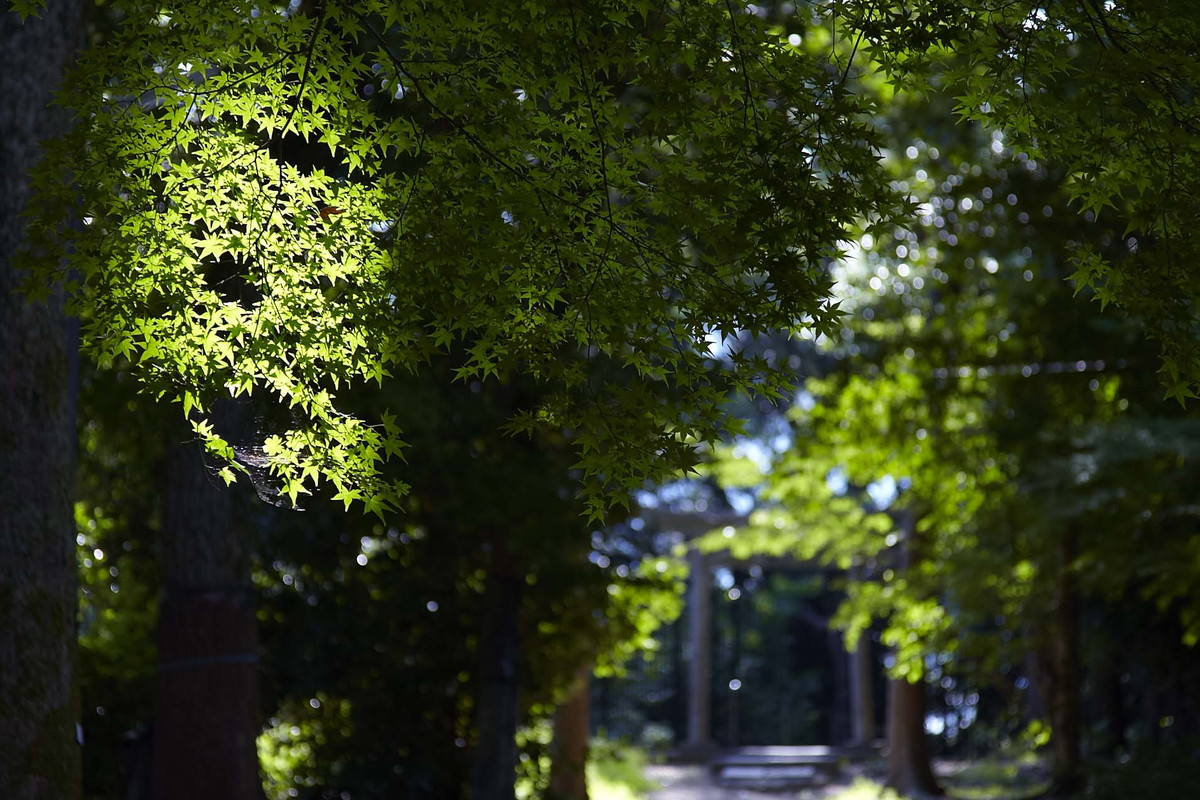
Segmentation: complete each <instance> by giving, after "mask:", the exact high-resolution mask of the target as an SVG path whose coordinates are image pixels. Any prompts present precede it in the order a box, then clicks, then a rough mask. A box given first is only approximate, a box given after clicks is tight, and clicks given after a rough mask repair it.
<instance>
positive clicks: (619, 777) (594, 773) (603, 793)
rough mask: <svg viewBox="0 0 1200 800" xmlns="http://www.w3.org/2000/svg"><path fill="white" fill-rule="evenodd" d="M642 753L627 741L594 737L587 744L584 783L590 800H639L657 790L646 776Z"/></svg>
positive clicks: (644, 756) (644, 758)
mask: <svg viewBox="0 0 1200 800" xmlns="http://www.w3.org/2000/svg"><path fill="white" fill-rule="evenodd" d="M648 764H649V759H648V758H647V756H646V753H645V751H643V750H641V749H639V748H637V747H634V746H632V745H630V744H628V743H626V742H622V741H620V740H614V739H602V738H594V739H592V740H591V742H590V743H589V745H588V763H587V781H588V796H589V797H590V798H591V800H642V798H645V797H646V796H647V795H648V794H649V793H650V792H652V791H654V790H655V789H657V788H659V787H658V785H657V784H656V783H655V782H654V781H652V780H650V779H649V778H647V777H646V766H647V765H648Z"/></svg>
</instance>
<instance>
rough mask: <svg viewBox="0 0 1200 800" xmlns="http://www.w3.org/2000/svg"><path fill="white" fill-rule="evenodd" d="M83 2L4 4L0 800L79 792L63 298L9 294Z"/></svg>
mask: <svg viewBox="0 0 1200 800" xmlns="http://www.w3.org/2000/svg"><path fill="white" fill-rule="evenodd" d="M80 14H81V11H80V6H79V4H78V3H77V2H75V1H74V0H62V1H60V2H56V0H50V2H49V4H48V6H47V8H46V9H44V10H43V12H42V14H41V17H40V18H33V19H30V20H28V21H27V22H25V23H22V22H21V21H20V20H19V19H18V18H17V15H16V14H15V13H13V12H11V11H9V10H8V4H7V3H6V4H5V5H4V6H3V8H2V9H0V797H3V798H4V799H5V800H32V799H33V798H37V799H38V800H74V798H78V797H80V794H81V791H82V784H81V774H80V752H79V742H78V738H77V736H78V735H77V733H76V731H77V730H78V728H77V724H78V719H79V708H78V706H79V700H78V690H77V687H76V685H75V680H74V669H73V666H74V660H75V633H76V631H75V626H76V622H75V616H76V592H77V584H76V581H77V577H76V562H75V541H74V539H75V530H74V528H75V526H74V519H73V512H72V491H71V489H72V473H73V469H74V459H75V387H76V382H75V374H76V361H75V349H76V341H77V338H78V337H77V334H76V329H75V326H74V325H73V324H72V323H71V322H70V321H69V319H68V318H67V316H66V315H65V314H64V313H63V303H62V297H61V296H58V295H55V296H52V297H51V298H50V299H48V300H47V301H45V302H38V303H28V302H26V300H25V298H24V297H22V296H21V295H20V293H19V292H18V284H19V282H20V273H19V261H18V257H17V252H18V250H19V248H20V246H21V242H22V239H23V230H22V216H21V215H22V213H23V211H24V209H25V207H26V205H27V204H28V203H29V202H30V186H29V177H30V176H29V173H30V170H31V168H32V167H33V165H34V164H35V162H36V160H37V157H38V143H39V142H40V141H42V140H43V139H46V138H48V137H50V136H53V135H55V134H57V133H60V132H61V131H62V128H63V126H65V125H66V124H67V123H68V121H69V120H68V119H67V116H66V115H65V114H64V113H63V112H62V110H61V109H55V108H51V107H50V101H51V97H52V93H53V91H54V88H55V86H57V85H58V82H59V80H60V78H61V75H62V72H63V69H64V68H65V67H66V66H67V65H68V64H69V63H70V60H71V58H72V56H73V55H74V53H75V50H76V31H77V27H78V24H79V21H80Z"/></svg>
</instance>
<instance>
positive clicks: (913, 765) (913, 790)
mask: <svg viewBox="0 0 1200 800" xmlns="http://www.w3.org/2000/svg"><path fill="white" fill-rule="evenodd" d="M887 785H888V786H889V787H890V788H892V789H895V790H896V791H897V792H899V793H900V794H902V795H910V796H926V797H940V796H942V794H943V792H942V787H941V786H939V785H938V782H937V778H936V777H935V776H934V774H933V767H932V765H931V761H930V757H929V743H928V742H927V741H926V739H925V683H924V682H923V681H917V682H916V683H909V682H908V681H907V680H905V679H903V678H900V679H898V680H891V681H888V754H887Z"/></svg>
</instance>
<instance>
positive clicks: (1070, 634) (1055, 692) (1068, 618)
mask: <svg viewBox="0 0 1200 800" xmlns="http://www.w3.org/2000/svg"><path fill="white" fill-rule="evenodd" d="M1078 551H1079V533H1078V531H1077V530H1075V528H1073V527H1072V528H1071V529H1069V530H1067V531H1066V532H1064V534H1063V538H1062V543H1061V544H1060V547H1059V569H1058V586H1057V587H1056V592H1055V598H1054V609H1053V616H1052V623H1051V625H1052V636H1051V637H1050V642H1049V653H1048V655H1049V669H1048V670H1047V672H1048V677H1049V679H1050V680H1049V684H1050V692H1049V697H1048V698H1047V700H1048V705H1049V711H1050V751H1051V753H1052V755H1053V758H1054V774H1053V786H1052V791H1053V793H1055V794H1057V795H1062V796H1068V795H1071V794H1074V793H1075V792H1076V791H1077V790H1079V789H1080V788H1081V787H1082V785H1083V762H1082V757H1081V753H1080V728H1081V725H1080V695H1079V687H1080V682H1081V678H1082V676H1081V672H1080V667H1079V587H1078V581H1077V580H1076V577H1075V558H1076V556H1077V554H1078Z"/></svg>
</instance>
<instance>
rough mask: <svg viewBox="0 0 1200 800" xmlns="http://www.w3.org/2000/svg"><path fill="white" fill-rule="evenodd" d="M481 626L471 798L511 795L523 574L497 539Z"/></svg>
mask: <svg viewBox="0 0 1200 800" xmlns="http://www.w3.org/2000/svg"><path fill="white" fill-rule="evenodd" d="M487 581H488V583H487V590H486V594H485V600H486V608H485V609H484V616H483V631H482V635H481V636H480V638H479V643H480V647H479V659H480V664H479V681H480V683H479V705H478V707H477V709H476V713H475V726H476V730H477V734H478V736H479V740H478V743H477V744H476V747H475V753H474V757H473V760H472V765H471V778H470V780H471V786H470V797H471V800H513V796H514V785H515V782H516V770H517V723H518V720H519V717H520V709H519V706H518V700H519V692H520V684H519V681H518V669H519V665H520V657H521V638H520V626H519V615H520V610H521V588H522V584H523V581H522V578H521V576H520V575H519V574H518V571H517V569H516V566H515V564H513V560H512V557H511V555H510V554H508V553H507V552H506V551H505V549H504V543H503V541H502V540H499V541H494V542H493V544H492V547H491V565H490V569H489V570H488V577H487Z"/></svg>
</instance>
